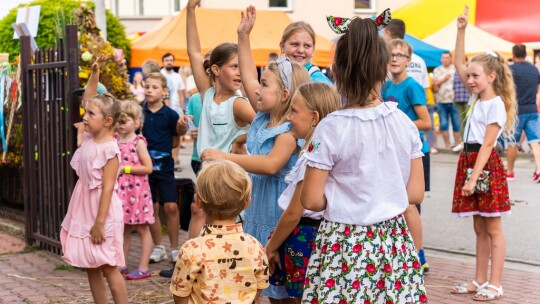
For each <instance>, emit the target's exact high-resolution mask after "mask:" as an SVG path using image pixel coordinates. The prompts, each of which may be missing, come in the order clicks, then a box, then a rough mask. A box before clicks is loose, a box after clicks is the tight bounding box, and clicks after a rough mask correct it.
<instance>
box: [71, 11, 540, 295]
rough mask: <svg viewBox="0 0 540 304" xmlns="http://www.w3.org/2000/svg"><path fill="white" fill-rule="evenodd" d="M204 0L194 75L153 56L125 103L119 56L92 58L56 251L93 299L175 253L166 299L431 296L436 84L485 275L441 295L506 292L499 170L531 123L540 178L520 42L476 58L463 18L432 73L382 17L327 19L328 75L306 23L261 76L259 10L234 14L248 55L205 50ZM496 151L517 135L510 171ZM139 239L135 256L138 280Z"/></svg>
mask: <svg viewBox="0 0 540 304" xmlns="http://www.w3.org/2000/svg"><path fill="white" fill-rule="evenodd" d="M199 2H200V0H190V1H189V2H188V5H187V21H186V33H187V35H186V39H187V46H188V55H189V59H190V63H191V66H190V68H189V69H186V70H190V71H191V73H192V75H191V76H190V77H188V76H189V75H183V76H184V77H182V76H181V75H180V74H178V73H176V72H175V71H174V69H173V65H174V55H173V54H170V53H167V54H165V55H164V56H163V58H162V64H163V68H161V69H160V67H159V64H158V63H157V62H156V61H155V60H148V61H147V62H146V63H145V64H144V66H143V71H142V73H140V74H136V75H135V77H134V81H133V82H134V83H133V86H132V90H133V93H134V96H135V98H134V100H133V101H119V100H117V99H116V98H114V96H112V95H110V94H109V93H103V92H101V94H98V82H99V70H100V66H101V65H102V64H103V62H104V61H106V60H108V59H107V58H106V57H104V56H99V57H98V58H97V59H96V61H95V63H94V64H93V66H92V75H91V76H90V79H89V82H88V85H87V87H86V90H85V92H84V96H83V98H82V107H83V108H84V109H85V114H84V117H83V121H82V122H81V123H78V124H76V128H77V130H78V145H79V148H78V149H77V151H76V152H75V154H74V155H73V158H72V161H71V165H72V167H73V168H74V170H75V171H76V173H77V175H78V176H79V180H78V182H77V184H76V186H75V189H74V191H73V195H72V198H71V201H70V204H69V209H68V211H67V214H66V217H65V219H64V221H63V223H62V230H61V242H62V249H63V259H64V260H65V261H66V262H68V263H69V264H71V265H73V266H76V267H80V268H84V269H85V270H86V272H87V274H88V281H89V283H90V288H91V292H92V296H93V298H94V300H95V302H96V303H107V292H106V290H107V289H106V286H105V282H104V280H103V277H105V278H106V280H107V282H108V286H109V289H110V291H111V293H112V296H113V299H114V301H115V302H116V303H127V291H126V287H125V281H124V279H127V280H138V279H145V278H148V277H150V276H151V272H150V270H149V263H159V262H161V261H162V260H165V259H166V258H167V256H168V255H169V257H170V260H171V261H172V262H173V263H174V267H172V268H166V269H163V270H162V271H161V272H160V275H162V276H165V277H170V278H171V284H170V292H171V294H172V296H173V298H174V301H175V303H253V302H254V301H259V299H260V297H261V296H264V297H268V298H269V300H270V302H271V303H405V302H406V303H426V302H427V300H428V298H427V291H426V287H425V284H424V275H426V274H427V273H428V272H429V266H428V264H427V261H426V258H425V254H424V251H423V241H422V230H423V227H422V220H421V216H420V211H421V208H420V204H421V203H422V201H423V199H424V193H425V191H429V188H430V153H431V152H433V151H435V150H434V148H435V147H434V146H433V142H430V135H429V134H428V133H429V131H432V130H433V116H432V114H433V110H434V107H433V104H432V103H429V102H428V99H429V97H428V96H429V95H431V93H432V92H433V93H434V95H435V100H436V106H437V111H438V114H439V119H440V130H441V132H442V135H443V139H444V144H445V148H452V149H453V150H455V151H456V152H457V151H460V150H463V151H462V152H461V154H460V157H459V161H458V164H457V170H456V179H455V188H454V189H455V191H454V197H453V203H452V212H453V213H456V214H457V215H459V216H473V218H474V230H475V233H476V237H477V238H476V242H477V259H476V263H477V265H476V275H475V278H474V279H472V280H471V281H470V282H467V283H463V284H460V285H458V286H456V287H455V288H452V289H451V290H450V289H449V292H451V293H454V294H471V295H473V299H474V300H477V301H488V300H494V299H498V298H500V297H502V296H503V289H502V270H503V264H504V257H505V239H504V232H503V229H502V224H501V215H503V214H505V213H509V212H510V201H509V194H508V183H507V177H508V179H510V178H512V177H513V167H512V166H513V162H512V163H511V162H510V161H511V160H512V161H513V160H515V155H516V150H517V148H515V146H516V145H519V141H520V137H521V131H522V130H523V131H524V132H525V135H526V137H527V140H528V142H529V143H530V145H531V149H532V151H533V153H534V155H535V159H536V162H537V167H536V171H535V173H534V179H533V181H534V182H539V181H540V164H539V162H540V155H538V153H540V145H539V144H538V142H540V136H539V134H538V133H539V130H538V125H537V121H538V112H537V111H536V93H537V91H536V90H534V92H533V89H532V88H537V87H538V84H539V83H540V74H539V73H538V70H536V69H535V67H534V66H532V65H531V64H530V63H527V62H526V61H525V60H524V58H525V56H524V53H525V51H524V47H522V46H520V45H518V46H516V47H514V50H513V51H514V64H513V65H512V66H509V65H508V64H507V62H506V61H505V60H504V58H503V57H502V56H501V55H500V54H498V53H495V52H492V51H489V52H486V54H482V55H478V56H475V57H474V58H471V59H470V60H469V61H468V62H467V58H466V56H465V50H466V46H465V45H464V44H465V43H464V41H465V39H464V37H465V29H466V26H467V20H468V10H467V8H466V9H465V12H464V14H463V15H462V16H460V17H459V18H458V22H457V24H458V35H457V37H456V50H455V55H454V56H455V60H454V62H452V57H451V55H450V54H449V53H445V54H443V56H442V63H443V64H442V65H441V66H440V67H438V68H436V69H435V70H434V72H433V78H432V80H430V79H429V76H428V73H427V69H426V66H425V63H424V62H423V60H422V59H421V58H420V57H418V56H416V55H415V54H414V53H413V49H412V47H411V46H410V45H409V44H408V43H407V42H406V41H405V40H403V37H404V35H405V24H404V23H403V21H401V20H397V19H394V20H392V19H391V18H390V13H389V11H385V12H383V14H382V15H381V16H380V17H378V18H376V19H374V20H372V19H370V18H366V19H362V18H352V19H347V18H339V20H338V19H337V18H336V19H334V22H333V23H331V24H330V25H331V27H333V29H334V30H336V31H340V32H343V34H342V35H341V36H340V38H339V39H338V40H337V43H336V47H335V56H334V62H333V65H332V73H333V77H332V78H333V81H331V80H330V79H329V78H328V77H326V76H325V75H324V73H322V72H321V70H320V69H319V68H318V67H316V66H314V65H313V64H312V62H311V58H312V56H313V52H314V50H315V45H316V44H315V33H314V31H313V29H312V28H311V26H310V25H309V24H307V23H305V22H301V21H300V22H294V23H292V24H290V25H289V26H288V27H287V28H286V29H285V30H284V32H283V36H282V40H281V42H280V44H279V47H280V50H281V53H282V54H281V56H278V57H277V58H272V59H273V60H271V61H270V62H269V63H268V65H267V66H266V67H265V68H264V69H263V70H262V71H260V75H259V71H258V69H257V67H256V65H255V62H254V59H253V55H252V52H251V46H250V33H251V30H252V29H253V27H254V25H255V22H256V9H255V8H254V7H253V6H249V7H248V8H246V10H245V12H242V18H241V21H240V23H239V25H238V29H237V34H238V43H237V44H236V43H223V44H220V45H217V46H215V47H214V49H213V50H212V51H211V52H209V53H207V54H202V53H201V47H200V37H199V33H198V30H197V20H196V14H195V11H196V8H197V6H198V4H199ZM380 29H384V30H383V33H384V34H383V35H382V36H381V35H380V34H379V30H380ZM531 67H532V68H531ZM533 69H534V72H535V74H534V73H532V71H533ZM187 74H189V73H187ZM430 82H432V84H430ZM184 83H185V84H184ZM514 83H515V85H514ZM516 88H517V95H516ZM516 96H517V97H516ZM533 99H534V102H533V101H532V100H533ZM518 105H519V106H518ZM533 105H534V110H533ZM535 111H536V112H535ZM464 122H466V123H464ZM450 124H451V125H452V131H453V138H454V146H453V147H452V146H451V145H450V134H449V125H450ZM462 124H464V126H462ZM516 126H517V127H516ZM460 132H461V133H460ZM186 133H187V134H189V135H191V137H192V138H193V139H194V149H193V154H192V162H191V167H192V169H193V171H194V172H195V174H196V176H197V178H196V183H195V184H196V185H195V188H196V194H195V195H194V197H193V203H192V205H191V211H192V214H191V221H190V225H189V238H190V239H189V240H188V241H186V242H185V243H184V244H179V241H178V238H179V212H178V204H177V202H178V197H177V191H176V182H175V177H174V172H175V168H177V167H178V163H177V162H176V160H175V159H176V157H177V156H178V150H176V149H178V148H179V147H180V146H181V141H180V139H181V136H182V135H184V134H186ZM502 140H506V141H508V142H509V143H510V146H509V147H508V154H509V166H508V170H506V169H505V166H504V164H503V163H502V161H501V158H500V155H499V153H498V150H497V144H498V142H500V141H502ZM430 146H431V147H430ZM511 155H514V157H513V159H512V158H511ZM160 208H163V210H164V213H165V219H166V223H165V224H166V227H167V233H168V237H169V239H170V244H171V245H170V246H171V247H170V249H169V252H167V249H166V248H165V246H164V245H163V242H162V235H161V222H160V218H159V216H158V212H159V210H160ZM133 230H135V231H136V232H137V234H138V235H139V237H140V239H141V255H140V259H139V261H138V267H137V268H135V269H131V270H130V269H128V268H127V261H126V258H127V256H128V253H129V252H130V240H131V232H132V231H133ZM488 269H489V270H490V271H489V272H488ZM488 273H489V277H488Z"/></svg>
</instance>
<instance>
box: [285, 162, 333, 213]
mask: <svg viewBox="0 0 540 304" xmlns="http://www.w3.org/2000/svg"><path fill="white" fill-rule="evenodd" d="M306 164H307V160H306V158H305V157H304V155H302V156H300V157H299V158H298V160H297V161H296V165H294V167H293V168H292V170H291V172H290V173H289V174H288V175H287V176H286V177H285V182H287V188H285V191H283V193H281V196H280V197H279V199H278V205H279V208H281V209H282V210H283V211H285V210H287V208H288V207H289V204H290V203H291V200H292V198H293V196H294V191H295V190H296V185H298V183H299V182H301V181H303V180H304V173H306ZM302 217H310V218H312V219H315V220H320V219H321V218H322V217H323V212H322V211H320V212H315V211H311V210H307V209H304V213H303V214H302Z"/></svg>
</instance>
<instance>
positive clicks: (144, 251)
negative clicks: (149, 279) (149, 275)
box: [135, 225, 154, 271]
mask: <svg viewBox="0 0 540 304" xmlns="http://www.w3.org/2000/svg"><path fill="white" fill-rule="evenodd" d="M135 227H136V229H137V233H139V236H140V237H141V260H140V262H139V269H140V270H142V271H147V270H148V261H149V260H150V254H151V253H152V246H154V243H153V242H152V235H150V229H149V228H148V225H137V226H135Z"/></svg>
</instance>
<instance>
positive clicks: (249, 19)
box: [236, 5, 257, 35]
mask: <svg viewBox="0 0 540 304" xmlns="http://www.w3.org/2000/svg"><path fill="white" fill-rule="evenodd" d="M256 17H257V10H256V9H255V6H253V5H250V6H248V7H247V8H246V12H245V13H244V12H242V14H241V19H240V24H238V29H237V30H236V31H237V32H238V34H246V35H249V33H251V30H252V29H253V26H255V19H256Z"/></svg>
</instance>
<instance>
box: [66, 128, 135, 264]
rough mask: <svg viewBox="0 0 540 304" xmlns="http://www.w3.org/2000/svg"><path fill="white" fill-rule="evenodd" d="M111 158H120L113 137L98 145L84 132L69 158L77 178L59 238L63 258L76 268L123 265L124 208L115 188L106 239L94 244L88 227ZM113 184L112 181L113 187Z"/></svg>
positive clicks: (95, 213)
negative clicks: (81, 139)
mask: <svg viewBox="0 0 540 304" xmlns="http://www.w3.org/2000/svg"><path fill="white" fill-rule="evenodd" d="M113 157H117V158H119V160H120V149H119V148H118V144H117V143H116V140H111V141H108V142H105V143H100V144H98V143H95V142H94V140H93V139H92V137H91V136H89V134H87V133H85V140H84V142H83V143H82V145H81V147H80V148H79V149H77V151H75V154H74V155H73V158H72V159H71V167H72V168H73V169H74V170H75V172H76V173H77V176H78V177H79V180H78V181H77V184H76V185H75V189H73V194H72V195H71V200H70V202H69V207H68V211H67V214H66V217H65V218H64V221H63V222H62V230H61V231H60V241H61V242H62V251H63V253H64V255H63V256H62V259H64V261H66V262H67V263H68V264H70V265H73V266H75V267H80V268H98V267H100V266H103V265H111V266H119V267H124V266H125V259H124V250H123V243H124V237H123V233H124V219H123V214H124V211H123V209H122V202H121V201H120V198H119V197H118V195H117V194H116V191H113V193H112V198H111V204H110V207H109V212H108V214H107V217H106V219H105V241H104V242H103V243H101V244H99V245H96V244H94V243H92V241H91V238H90V230H91V229H92V226H93V225H94V222H95V219H96V216H97V213H98V208H99V200H100V197H101V184H102V178H103V167H104V166H105V164H106V163H107V161H108V160H109V159H111V158H113ZM116 187H117V185H116V184H115V190H116Z"/></svg>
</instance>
